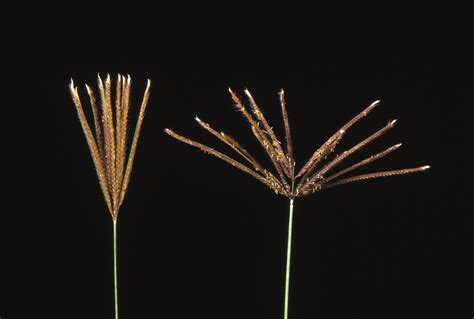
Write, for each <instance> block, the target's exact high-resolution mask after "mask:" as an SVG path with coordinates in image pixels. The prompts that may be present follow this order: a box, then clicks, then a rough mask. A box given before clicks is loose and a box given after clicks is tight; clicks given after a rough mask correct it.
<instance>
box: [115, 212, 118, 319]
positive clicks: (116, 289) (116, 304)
mask: <svg viewBox="0 0 474 319" xmlns="http://www.w3.org/2000/svg"><path fill="white" fill-rule="evenodd" d="M114 290H115V319H118V285H117V222H116V221H114Z"/></svg>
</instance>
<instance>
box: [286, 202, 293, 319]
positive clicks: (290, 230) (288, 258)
mask: <svg viewBox="0 0 474 319" xmlns="http://www.w3.org/2000/svg"><path fill="white" fill-rule="evenodd" d="M292 235H293V199H290V217H289V222H288V248H287V251H286V280H285V315H284V318H285V319H288V300H289V296H290V268H291V240H292Z"/></svg>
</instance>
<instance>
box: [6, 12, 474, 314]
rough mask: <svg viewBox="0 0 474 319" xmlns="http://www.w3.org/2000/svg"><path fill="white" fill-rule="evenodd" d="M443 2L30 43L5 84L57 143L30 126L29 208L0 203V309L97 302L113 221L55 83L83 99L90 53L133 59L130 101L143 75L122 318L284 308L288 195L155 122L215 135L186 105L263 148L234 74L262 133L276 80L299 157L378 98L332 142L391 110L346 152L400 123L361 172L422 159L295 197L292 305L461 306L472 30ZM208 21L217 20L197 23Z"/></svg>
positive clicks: (358, 132) (409, 310) (125, 62)
mask: <svg viewBox="0 0 474 319" xmlns="http://www.w3.org/2000/svg"><path fill="white" fill-rule="evenodd" d="M348 10H349V9H348ZM443 13H444V11H443V9H442V8H439V10H435V11H430V10H426V8H418V9H415V8H404V9H400V10H398V11H394V12H392V8H378V9H372V10H360V11H358V12H357V14H355V15H353V14H352V13H351V11H350V10H349V11H345V13H340V14H336V12H335V11H331V13H330V14H331V17H333V18H331V17H324V15H325V14H323V13H320V14H318V16H317V17H315V18H314V21H313V20H310V21H309V22H306V23H303V24H302V25H301V26H299V25H298V27H297V28H295V30H293V29H291V30H289V29H287V30H286V32H285V31H280V30H277V29H276V28H275V29H273V27H272V25H277V24H279V23H277V22H278V20H277V19H276V18H274V20H275V21H272V23H273V24H269V25H268V27H266V30H265V31H263V32H261V33H260V32H258V33H253V32H252V28H249V30H232V31H226V30H225V28H226V26H225V24H216V25H214V26H212V27H211V28H209V29H206V30H203V31H202V32H200V31H197V32H193V30H192V29H193V25H192V24H190V26H189V28H188V29H187V30H186V31H185V32H182V33H179V34H178V35H177V36H173V37H171V36H168V37H166V39H164V37H163V34H165V33H167V32H168V33H171V32H176V30H172V28H171V27H170V26H168V27H170V29H161V28H159V27H157V26H156V27H155V29H154V26H153V25H151V26H149V27H150V29H151V30H156V34H154V36H150V37H147V38H145V39H143V40H142V39H141V38H140V39H138V38H137V37H135V36H133V33H130V34H128V33H127V35H126V36H124V37H123V38H122V39H121V41H114V40H112V39H105V40H104V41H103V42H101V41H97V39H96V37H97V36H101V34H100V32H99V34H97V33H92V35H91V34H88V33H87V31H84V32H82V33H81V32H80V31H79V30H77V32H76V30H75V31H74V32H72V33H71V35H73V36H72V37H71V38H69V37H63V38H61V37H57V38H54V39H53V38H51V39H49V40H51V41H50V42H48V44H47V45H45V46H43V47H38V50H40V51H43V52H42V53H44V54H43V55H41V57H42V58H38V59H35V61H33V62H35V63H36V64H41V66H43V67H44V69H43V70H42V71H41V77H40V78H39V83H38V85H39V89H40V90H41V94H40V95H39V96H29V95H28V94H25V96H23V97H22V99H23V102H24V103H28V104H29V105H32V106H31V107H34V108H42V109H47V110H54V112H55V116H54V119H55V124H54V125H53V126H52V127H53V129H54V132H53V135H54V137H53V139H52V140H50V141H54V142H53V143H47V142H43V143H46V144H48V146H51V147H52V148H54V151H53V152H49V153H46V152H44V153H40V154H41V155H40V156H41V157H46V158H48V162H49V164H50V166H48V171H47V172H46V175H47V178H46V179H42V180H41V182H38V183H36V184H35V193H40V192H41V194H43V192H44V193H45V195H44V196H43V197H41V199H40V198H38V199H36V197H34V199H33V198H32V199H28V198H29V197H28V196H26V199H25V197H24V196H23V197H21V198H22V200H18V201H17V203H16V205H17V206H16V208H17V209H18V211H24V210H28V213H21V214H20V213H18V214H14V213H6V214H1V217H0V220H1V224H0V227H1V230H2V233H1V235H0V236H1V237H0V238H1V239H2V241H1V243H0V245H1V247H2V253H3V256H4V257H3V258H2V262H1V263H2V265H1V267H2V269H3V271H2V272H1V274H0V276H1V277H0V278H1V282H0V293H1V300H0V316H1V318H2V319H3V318H5V319H9V318H27V316H26V313H28V312H29V313H32V314H38V315H39V317H44V318H112V317H113V281H112V279H113V277H112V223H111V218H110V216H109V215H108V213H107V211H106V206H105V204H104V201H103V197H102V194H101V192H100V189H99V184H98V182H97V177H96V175H95V171H94V169H93V165H92V160H91V158H90V155H89V152H88V148H87V145H86V142H85V139H84V137H83V135H82V132H81V129H80V125H79V122H78V120H77V116H76V113H75V109H74V107H73V104H72V102H71V100H70V96H69V92H68V83H69V81H70V78H71V77H72V78H74V80H75V83H76V84H77V85H78V86H79V88H80V92H81V95H82V97H83V101H84V102H86V101H87V100H86V95H85V88H84V86H83V84H84V83H88V84H91V85H95V82H96V75H97V73H98V72H100V73H101V74H103V75H105V74H106V73H107V72H109V73H111V74H112V75H113V76H114V77H115V75H116V73H117V72H121V73H124V74H130V75H131V76H132V77H133V80H134V82H133V93H132V109H131V112H132V114H136V112H137V108H138V104H137V103H139V102H140V98H141V94H142V92H143V90H144V87H145V81H146V79H147V78H150V79H151V80H152V87H151V99H150V102H149V107H148V111H147V114H146V118H145V121H144V125H143V130H142V135H141V138H140V141H139V146H138V151H137V156H136V160H135V165H134V171H133V174H132V180H131V184H130V188H129V191H128V193H127V196H126V200H125V202H124V205H123V206H122V209H121V212H120V218H119V226H118V228H119V283H120V312H121V318H165V317H166V318H196V317H197V318H201V317H202V318H226V319H232V318H282V312H283V289H284V264H285V254H286V231H287V219H288V200H287V199H286V198H283V197H279V196H276V195H275V194H274V193H273V192H272V191H270V190H269V189H267V188H266V187H265V186H263V185H261V184H260V183H258V182H257V181H256V180H253V179H252V178H251V177H250V176H246V175H245V174H244V173H241V172H240V171H238V170H236V169H234V168H232V167H230V166H229V165H227V164H225V163H224V162H222V161H220V160H218V159H215V158H213V157H209V156H207V155H204V154H203V153H202V152H200V151H198V150H196V149H192V148H191V147H189V146H186V145H184V144H181V143H178V142H177V141H175V140H173V139H171V138H170V137H168V136H167V135H166V134H164V133H163V129H164V128H166V127H170V128H173V129H175V130H176V131H177V132H179V133H182V134H183V135H185V136H189V137H191V138H193V139H196V140H198V141H201V142H203V143H204V144H208V145H211V146H213V147H216V148H217V149H219V150H223V151H224V152H225V153H227V154H232V152H231V150H228V149H226V147H225V146H224V145H221V144H219V143H218V142H217V141H216V140H215V139H214V138H213V137H212V136H210V135H209V134H207V133H206V132H204V131H203V130H202V129H201V128H199V127H198V126H197V124H196V123H195V122H194V120H193V117H194V116H195V115H199V116H200V117H201V118H202V119H203V120H206V121H207V122H209V123H211V124H212V125H213V126H214V127H215V128H216V129H218V130H221V129H222V130H224V131H225V132H226V133H228V134H230V135H231V136H233V137H235V138H236V139H237V140H239V141H240V142H241V144H243V145H244V146H245V147H246V148H247V149H248V150H249V151H250V152H251V153H252V154H254V155H255V156H256V157H257V158H258V159H259V160H261V162H262V163H263V164H265V166H267V167H270V165H271V163H269V161H268V160H267V158H266V157H265V156H264V152H263V150H262V149H261V147H260V146H259V145H258V144H257V142H256V141H255V140H254V138H253V136H252V134H251V131H250V128H249V127H248V125H247V124H246V123H245V120H244V119H243V118H242V116H241V115H240V114H239V113H238V112H236V111H235V108H234V107H233V106H232V103H231V100H230V98H229V94H228V92H227V87H229V86H230V87H232V88H234V89H235V90H236V91H237V92H239V94H241V95H243V92H242V91H243V89H244V88H248V89H249V90H250V91H251V92H252V93H253V95H254V97H255V99H256V100H257V102H258V103H259V104H260V106H261V108H262V110H263V111H264V113H265V115H266V116H267V118H268V120H269V121H270V123H271V124H272V125H273V126H274V128H275V131H276V133H277V134H279V136H282V134H281V133H282V123H281V119H280V114H279V106H278V96H277V92H278V90H280V88H284V89H285V91H286V96H287V105H288V112H289V117H290V123H291V126H292V133H293V142H294V149H295V157H296V160H297V165H302V164H303V163H304V162H305V161H306V160H307V159H308V157H309V156H310V155H311V154H312V152H313V151H314V149H315V148H316V147H317V146H319V145H320V144H321V143H323V142H324V141H325V139H326V138H328V137H329V136H330V135H331V134H332V133H334V132H335V130H336V129H338V128H339V127H340V126H342V125H343V124H344V123H345V122H346V121H347V120H349V119H350V118H351V117H352V116H354V115H355V114H357V113H358V112H360V111H361V110H362V109H363V108H364V107H365V106H366V105H368V104H369V103H371V102H373V101H374V100H376V99H381V100H382V104H381V105H380V107H378V108H377V109H376V110H374V111H373V112H372V113H371V114H370V116H369V117H367V118H365V119H363V120H361V121H360V122H359V123H358V124H357V125H356V126H354V127H353V128H352V129H351V130H350V131H349V132H348V134H347V135H346V137H345V138H344V140H343V142H342V143H341V144H340V145H339V146H338V147H337V151H336V153H337V152H340V151H343V150H344V149H346V148H348V147H350V146H352V145H353V144H354V143H356V142H358V141H360V140H362V139H363V138H365V137H366V136H368V135H369V134H371V133H372V132H374V131H375V130H377V129H379V128H380V127H382V126H383V125H385V124H386V122H387V121H388V120H389V119H395V118H396V119H398V120H399V121H398V123H397V125H396V128H395V129H394V130H392V131H391V132H390V133H389V134H387V135H386V136H385V137H383V138H382V139H380V140H379V141H377V142H376V143H374V144H372V145H370V146H369V147H368V148H366V149H365V150H364V151H363V152H361V153H358V154H357V155H356V156H354V158H353V159H351V162H354V161H355V160H356V159H362V158H365V157H366V156H368V155H370V154H373V153H375V152H377V151H379V150H382V149H384V148H385V147H387V146H390V145H393V144H395V143H398V142H403V146H402V147H401V148H400V149H399V150H398V151H397V152H396V153H394V154H391V155H390V156H389V157H386V158H384V159H383V160H380V161H378V162H376V163H374V164H373V165H370V166H369V167H367V169H364V170H363V171H364V172H365V171H377V170H380V169H396V168H404V167H415V166H419V165H424V164H429V165H431V166H432V169H431V170H430V171H428V172H427V173H423V174H414V175H408V176H402V177H393V178H387V179H381V180H374V181H370V182H362V183H357V184H351V185H347V186H341V187H338V188H334V189H330V190H327V191H324V192H321V193H318V194H316V195H313V196H310V197H306V198H303V199H301V200H299V199H298V200H296V202H295V221H294V242H293V268H292V287H291V298H290V302H291V306H290V318H292V319H298V318H326V319H331V318H434V317H436V318H438V317H439V318H462V317H463V316H464V317H465V318H467V317H469V315H472V314H471V313H470V308H469V301H470V300H469V294H468V288H469V285H470V281H469V280H468V278H469V275H470V267H471V263H470V261H469V258H468V257H467V255H468V252H469V249H468V248H467V247H466V246H468V245H466V242H467V240H468V236H467V234H468V231H469V230H470V228H471V227H470V225H469V223H467V221H468V216H469V215H470V212H471V210H472V206H471V205H470V204H471V203H470V199H471V197H470V196H471V194H472V193H471V188H470V187H468V185H467V178H466V177H464V175H463V173H464V169H465V168H466V166H467V165H466V164H467V163H466V160H465V158H464V156H463V153H464V149H465V148H466V147H467V146H468V144H467V135H466V134H467V123H468V122H467V121H468V119H467V118H466V116H465V115H464V113H463V112H464V110H465V109H466V108H469V107H472V92H471V90H472V83H471V71H472V63H471V56H472V50H471V47H470V43H471V42H472V35H470V34H469V32H467V33H468V34H467V35H464V34H462V35H461V32H462V30H467V29H469V27H470V26H469V25H468V23H467V20H466V19H463V18H459V19H455V18H454V17H451V18H449V13H448V12H446V14H445V15H442V14H443ZM328 14H329V13H328ZM162 15H163V14H161V16H162ZM336 17H337V19H336ZM440 17H444V18H443V19H441V18H440ZM244 20H245V19H244ZM287 23H288V24H289V22H287ZM71 24H74V22H71ZM228 24H231V22H228ZM63 26H64V27H66V25H65V24H64V25H63ZM247 27H248V26H247ZM215 28H222V29H223V31H224V33H223V35H222V36H220V35H215V36H214V37H212V38H210V34H209V32H208V31H209V30H212V29H215ZM166 30H169V31H167V32H165V31H166ZM135 34H137V35H139V34H140V33H139V30H137V31H136V33H135ZM182 35H187V36H186V37H182ZM104 38H107V37H106V36H104ZM169 38H172V39H171V40H172V41H169V42H168V40H170V39H169ZM91 39H93V41H94V42H93V44H92V43H91V42H90V41H91ZM127 41H129V42H127ZM43 56H44V58H43ZM84 104H85V105H86V106H87V103H84ZM39 132H41V131H39ZM33 139H34V137H33ZM49 144H52V145H49ZM33 147H34V146H33ZM36 147H38V145H36ZM41 149H46V146H44V148H43V146H41ZM52 154H54V156H52ZM348 163H349V162H348ZM343 166H344V165H343ZM300 167H301V166H300ZM18 191H19V192H22V193H23V194H24V193H25V192H26V193H27V192H28V191H30V190H28V188H26V189H25V188H21V189H19V190H18ZM38 197H39V196H38ZM29 201H34V202H35V203H34V206H35V209H32V210H30V209H27V208H26V207H27V206H28V207H29V204H31V203H30V202H29ZM24 314H25V315H24Z"/></svg>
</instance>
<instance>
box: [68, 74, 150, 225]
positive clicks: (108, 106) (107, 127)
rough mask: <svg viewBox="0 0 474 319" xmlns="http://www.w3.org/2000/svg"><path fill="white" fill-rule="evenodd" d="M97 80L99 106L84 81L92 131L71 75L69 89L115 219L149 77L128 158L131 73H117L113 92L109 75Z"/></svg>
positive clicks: (134, 148)
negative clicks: (90, 109)
mask: <svg viewBox="0 0 474 319" xmlns="http://www.w3.org/2000/svg"><path fill="white" fill-rule="evenodd" d="M97 82H98V86H99V98H100V109H99V107H98V106H97V100H96V95H95V94H94V91H93V90H92V88H90V87H89V86H88V85H87V84H86V89H87V93H88V95H89V99H90V104H91V108H92V115H93V118H94V132H92V130H91V128H90V126H89V123H88V121H87V119H86V116H85V114H84V110H83V108H82V103H81V100H80V97H79V93H78V90H77V87H75V86H74V82H73V80H72V79H71V84H70V90H71V95H72V100H73V101H74V105H75V106H76V110H77V114H78V116H79V121H80V123H81V126H82V130H83V131H84V135H85V136H86V140H87V144H88V145H89V150H90V152H91V155H92V160H93V161H94V166H95V169H96V171H97V175H98V177H99V183H100V188H101V189H102V193H103V194H104V198H105V202H106V203H107V207H108V209H109V212H110V214H111V215H112V219H113V221H114V222H116V221H117V217H118V212H119V208H120V206H121V205H122V202H123V199H124V197H125V193H126V191H127V187H128V184H129V182H130V175H131V173H132V167H133V160H134V158H135V152H136V149H137V143H138V138H139V136H140V130H141V126H142V122H143V119H144V117H145V110H146V106H147V103H148V97H149V95H150V93H149V89H150V80H148V83H147V87H146V90H145V94H144V95H143V101H142V104H141V107H140V113H139V115H138V120H137V124H136V126H135V132H134V134H133V139H132V142H131V146H130V151H129V153H128V158H127V151H128V150H127V130H128V117H129V116H128V114H129V109H130V91H131V85H132V80H131V78H130V76H127V77H125V76H122V75H120V74H119V75H118V76H117V83H116V86H115V90H114V93H115V94H114V95H112V83H111V80H110V76H109V75H107V78H106V79H105V81H104V80H103V79H101V77H100V76H98V79H97ZM113 101H115V103H113Z"/></svg>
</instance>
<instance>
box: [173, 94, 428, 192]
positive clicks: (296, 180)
mask: <svg viewBox="0 0 474 319" xmlns="http://www.w3.org/2000/svg"><path fill="white" fill-rule="evenodd" d="M229 93H230V95H231V98H232V101H233V102H234V105H235V107H236V108H237V110H239V111H240V112H241V113H242V115H243V116H244V118H245V119H246V121H247V122H248V124H249V125H250V128H251V131H252V133H253V134H254V136H255V138H256V139H257V141H258V142H259V144H260V145H261V146H262V147H263V149H264V150H265V153H266V154H267V155H268V157H269V159H270V161H271V162H272V164H273V166H274V168H275V171H276V173H277V174H276V176H278V178H277V177H276V176H275V175H273V174H271V173H270V172H269V171H268V170H267V169H264V168H263V167H262V166H261V165H260V164H259V163H258V162H257V161H256V160H255V158H254V157H253V156H252V155H250V154H249V152H247V151H246V150H245V149H244V148H243V147H242V146H241V145H240V144H239V143H238V142H237V141H236V140H235V139H233V138H231V137H230V136H228V135H227V134H225V133H223V132H220V133H219V132H218V131H216V130H214V129H213V128H212V127H211V126H210V125H209V124H207V123H205V122H204V121H202V120H201V119H199V118H198V117H197V116H196V118H195V119H196V121H197V123H198V124H199V125H200V126H201V127H202V128H204V129H205V130H207V131H208V132H210V133H211V134H212V135H214V136H215V137H217V138H218V139H219V140H221V141H222V142H224V143H225V144H227V145H228V146H230V147H231V148H232V149H234V151H235V152H236V153H238V154H239V155H240V156H241V157H242V158H244V159H245V160H246V161H247V162H248V163H249V164H251V167H247V166H245V165H243V164H241V163H240V162H238V161H236V160H234V159H232V158H230V157H228V156H226V155H224V154H222V153H220V152H218V151H216V150H214V149H212V148H210V147H208V146H205V145H203V144H200V143H198V142H195V141H193V140H191V139H188V138H186V137H183V136H181V135H178V134H176V133H174V132H173V131H171V130H170V129H165V132H166V133H167V134H169V135H170V136H172V137H174V138H176V139H177V140H179V141H181V142H183V143H186V144H189V145H191V146H194V147H197V148H199V149H201V150H202V151H204V152H205V153H208V154H211V155H214V156H216V157H218V158H220V159H222V160H224V161H226V162H227V163H229V164H231V165H233V166H234V167H237V168H238V169H240V170H242V171H244V172H246V173H248V174H250V175H252V176H253V177H255V178H256V179H258V180H259V181H260V182H262V183H263V184H265V185H267V186H268V187H270V188H271V189H273V190H274V191H275V192H276V193H277V194H281V195H284V196H286V197H288V198H290V199H294V198H295V197H303V196H306V195H309V194H313V193H315V192H317V191H320V190H323V189H326V188H330V187H333V186H337V185H342V184H346V183H351V182H356V181H362V180H367V179H373V178H380V177H387V176H395V175H404V174H409V173H415V172H421V171H425V170H427V169H429V168H430V167H429V166H421V167H416V168H409V169H399V170H394V171H385V172H376V173H370V174H364V175H358V176H353V177H346V178H340V177H341V176H342V175H345V174H347V173H349V172H351V171H353V170H356V169H358V168H360V167H362V166H364V165H367V164H369V163H371V162H373V161H376V160H378V159H380V158H382V157H385V156H386V155H388V154H390V153H392V152H394V151H395V150H396V149H398V148H399V147H400V146H401V145H402V144H401V143H399V144H396V145H394V146H392V147H389V148H387V149H386V150H384V151H382V152H379V153H377V154H375V155H372V156H370V157H368V158H366V159H365V160H363V161H360V162H358V163H356V164H353V165H352V166H349V167H347V168H345V169H343V170H341V171H339V172H336V173H334V174H332V175H330V176H327V174H328V173H329V172H330V171H331V170H333V169H335V168H336V167H337V166H338V165H339V164H341V163H342V162H343V161H344V160H346V159H347V158H349V157H350V156H351V155H353V154H354V153H356V152H358V151H359V150H361V149H363V148H364V147H365V146H367V145H368V144H370V143H372V142H374V141H375V140H377V139H378V138H379V137H381V136H382V135H384V134H385V133H386V132H388V131H389V130H390V129H392V128H393V127H394V124H395V122H396V121H397V120H392V121H389V122H388V124H387V125H386V126H385V127H383V128H381V129H380V130H378V131H376V132H375V133H373V134H372V135H370V136H369V137H367V138H366V139H364V140H362V141H361V142H360V143H358V144H356V145H355V146H353V147H352V148H350V149H349V150H347V151H344V152H342V153H340V154H339V155H337V156H336V157H335V158H334V159H332V160H330V161H328V162H327V163H326V164H324V161H325V159H326V158H327V157H328V156H329V155H330V154H331V153H333V152H334V150H335V149H336V146H337V145H338V144H339V142H340V141H341V140H342V138H343V137H344V135H345V134H346V133H347V130H348V129H349V128H350V127H352V126H353V125H354V124H355V123H357V122H358V121H359V120H361V119H362V118H363V117H365V116H367V114H369V113H370V112H371V111H372V110H373V109H374V108H375V107H376V106H378V105H379V104H380V100H377V101H374V102H373V103H371V104H370V105H369V106H367V107H366V108H365V109H364V110H363V111H362V112H361V113H359V114H357V115H356V116H355V117H354V118H352V119H351V120H350V121H348V122H347V123H346V124H345V125H343V126H342V127H341V128H340V129H339V130H337V131H336V133H334V134H333V135H332V136H331V137H330V138H329V139H328V140H327V141H326V142H325V143H323V145H322V146H321V147H319V148H317V149H316V151H315V152H314V153H313V155H312V156H311V157H310V158H309V160H308V161H307V162H306V164H305V165H303V167H302V168H301V169H300V170H299V171H298V173H297V174H295V167H294V166H295V161H294V159H293V146H292V140H291V133H290V125H289V121H288V114H287V109H286V101H285V92H284V90H283V89H281V91H280V92H279V98H280V106H281V112H282V117H283V125H284V129H285V142H286V143H285V144H286V145H285V150H284V149H283V147H282V143H281V142H280V140H279V139H278V138H277V136H276V134H275V132H274V130H273V128H272V127H271V126H270V124H269V123H268V121H267V120H266V119H265V117H264V115H263V112H262V111H261V110H260V108H259V106H258V105H257V103H256V101H255V100H254V98H253V96H252V95H251V93H250V91H249V90H247V89H245V90H244V94H245V95H246V96H247V99H248V103H249V107H250V110H251V111H247V107H246V105H245V104H244V103H243V102H242V101H241V99H240V98H239V97H238V96H237V95H236V94H235V93H234V91H233V90H232V89H231V88H229ZM321 163H323V165H322V166H320V164H321ZM290 185H291V186H290Z"/></svg>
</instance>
